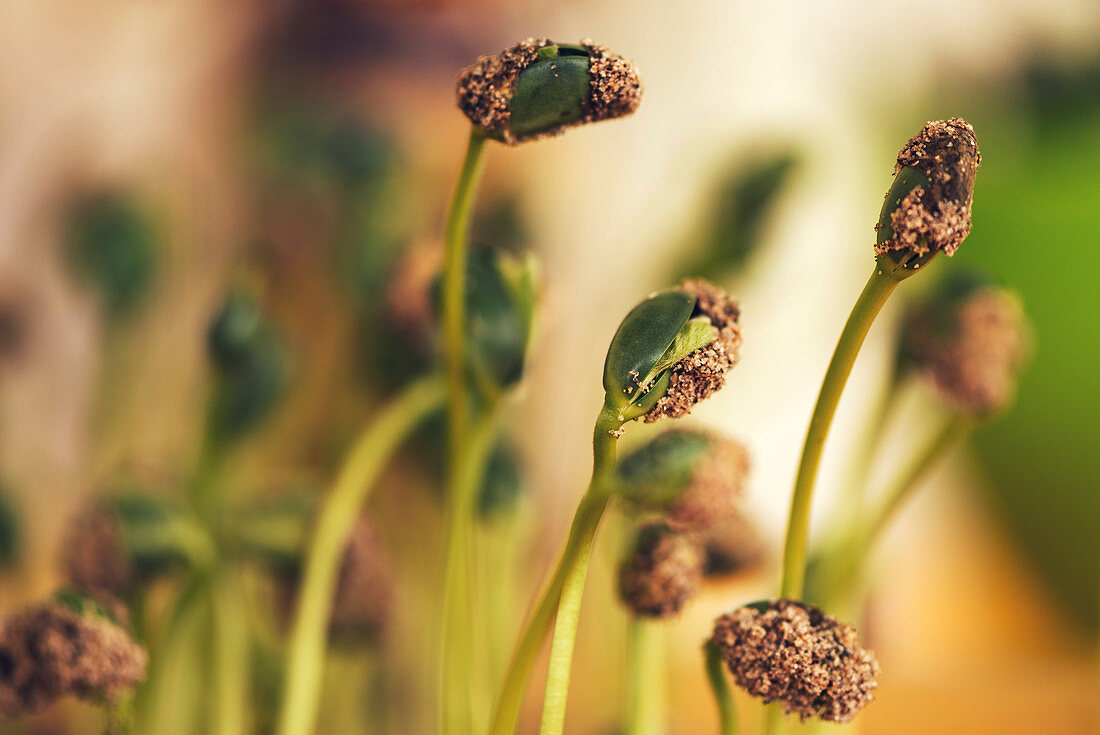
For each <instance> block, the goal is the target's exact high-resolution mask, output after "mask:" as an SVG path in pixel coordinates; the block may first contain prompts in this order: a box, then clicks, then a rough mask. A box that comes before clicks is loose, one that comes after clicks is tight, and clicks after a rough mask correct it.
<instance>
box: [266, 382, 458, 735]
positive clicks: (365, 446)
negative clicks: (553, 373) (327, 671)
mask: <svg viewBox="0 0 1100 735" xmlns="http://www.w3.org/2000/svg"><path fill="white" fill-rule="evenodd" d="M442 401H443V386H442V385H441V383H440V381H439V379H438V378H436V377H428V378H424V379H422V380H421V381H419V382H417V383H414V384H412V385H411V386H409V387H408V388H406V389H405V391H404V392H403V393H402V394H401V395H400V396H398V397H397V398H396V399H394V401H393V402H392V403H390V405H389V406H388V407H386V408H385V409H384V410H383V412H382V414H381V415H380V416H379V417H378V418H377V419H376V420H375V421H374V422H373V423H372V424H371V426H370V427H369V428H368V429H367V430H366V432H365V433H364V434H363V435H362V436H361V437H360V438H359V440H358V441H357V442H356V444H355V446H354V447H353V448H352V450H351V453H350V454H349V455H348V457H347V459H346V460H345V462H344V466H343V467H342V468H341V470H340V474H339V475H338V476H337V478H336V484H335V485H334V487H333V489H332V492H331V493H330V494H329V496H328V498H327V499H326V500H325V503H324V505H323V507H322V508H321V512H320V516H319V517H318V519H317V525H316V527H315V528H314V529H313V533H312V537H311V541H310V547H309V553H308V556H307V558H306V563H305V567H304V569H305V573H304V575H303V578H302V583H301V592H300V595H299V600H298V609H297V611H296V614H295V619H294V629H293V630H292V631H291V634H290V642H289V649H288V655H287V667H286V681H285V684H284V690H283V706H282V709H281V711H280V713H279V723H278V726H277V730H276V732H277V733H278V734H279V735H308V733H310V732H311V731H312V729H313V726H314V723H315V721H316V718H317V707H318V703H319V700H320V694H321V673H322V669H323V667H324V660H325V640H326V632H327V630H328V619H329V615H330V614H331V609H332V597H333V594H334V593H335V590H336V582H337V576H338V574H339V569H340V560H341V558H342V556H343V553H344V547H345V546H346V545H347V540H348V536H349V535H350V534H351V530H352V528H353V527H354V525H355V520H356V518H357V517H358V515H359V512H360V510H361V509H362V506H363V503H364V502H365V501H366V498H367V494H368V493H369V492H370V489H371V487H372V486H373V484H374V480H375V479H376V478H377V477H378V475H379V473H380V472H381V471H382V468H383V467H384V466H385V463H386V460H388V459H389V457H390V455H391V454H393V451H394V450H395V449H396V448H397V446H398V445H399V444H400V443H401V442H402V440H404V439H405V437H406V436H408V434H409V433H410V432H411V431H412V430H413V428H415V427H416V426H417V424H419V423H420V421H421V420H422V419H423V418H424V417H425V416H426V415H428V414H429V413H431V411H433V410H435V409H436V408H437V407H438V406H439V405H440V403H442Z"/></svg>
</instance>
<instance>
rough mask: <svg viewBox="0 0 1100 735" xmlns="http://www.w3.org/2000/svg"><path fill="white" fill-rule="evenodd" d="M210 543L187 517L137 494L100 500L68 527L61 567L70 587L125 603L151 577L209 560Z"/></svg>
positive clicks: (204, 534) (180, 512)
mask: <svg viewBox="0 0 1100 735" xmlns="http://www.w3.org/2000/svg"><path fill="white" fill-rule="evenodd" d="M213 553H214V552H213V542H212V541H211V540H210V539H209V537H208V536H207V535H206V533H205V532H204V531H203V530H202V528H201V526H199V525H198V524H197V523H196V522H195V521H194V520H193V519H192V518H190V516H188V515H187V514H185V513H184V512H183V511H181V510H180V509H179V508H177V507H175V506H173V505H170V504H168V503H165V502H162V501H160V500H156V499H154V498H151V497H148V496H145V495H140V494H136V493H133V494H125V495H118V496H114V497H110V498H105V499H102V500H99V501H96V502H93V503H91V504H90V505H88V506H87V507H85V508H84V509H82V510H81V511H80V512H79V513H78V514H77V515H76V516H75V517H74V518H73V520H72V521H71V522H70V525H69V530H68V533H67V537H66V542H65V545H64V548H63V551H62V560H61V561H62V567H63V568H64V570H65V576H66V578H67V579H68V582H69V584H70V585H72V586H73V587H74V588H76V589H78V590H81V591H83V592H86V593H88V594H91V595H95V596H97V597H103V596H113V597H120V598H125V597H127V596H128V595H130V594H131V593H132V592H134V591H135V590H136V588H137V587H138V586H139V585H141V584H144V583H147V582H148V581H150V580H152V579H153V578H154V577H156V576H158V575H161V574H165V573H168V572H170V571H172V570H174V569H178V568H180V567H183V566H185V565H187V564H189V563H199V564H201V563H203V562H206V561H209V560H210V559H211V558H212V556H213Z"/></svg>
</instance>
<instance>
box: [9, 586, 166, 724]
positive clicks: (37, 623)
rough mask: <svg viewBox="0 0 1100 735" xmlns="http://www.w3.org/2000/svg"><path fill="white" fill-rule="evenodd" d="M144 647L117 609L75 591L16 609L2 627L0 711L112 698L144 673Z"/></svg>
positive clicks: (11, 714) (11, 713)
mask: <svg viewBox="0 0 1100 735" xmlns="http://www.w3.org/2000/svg"><path fill="white" fill-rule="evenodd" d="M146 661H147V659H146V654H145V650H144V649H143V648H142V647H141V646H140V645H139V644H138V643H137V642H135V641H134V639H133V637H132V636H131V635H130V632H129V631H128V630H127V629H126V627H125V626H124V624H123V621H121V620H120V619H119V617H118V613H117V612H116V611H114V610H112V609H108V608H107V607H106V606H104V605H102V604H100V603H98V602H96V601H94V600H92V599H90V598H87V597H84V596H83V595H81V594H79V593H76V592H69V591H63V592H59V593H58V594H57V595H55V596H54V598H53V599H51V600H50V601H48V602H44V603H41V604H39V605H36V606H34V607H32V608H30V609H28V610H25V611H24V612H22V613H19V614H16V615H14V616H13V617H11V618H10V619H8V621H7V622H6V624H5V625H4V628H3V631H2V632H0V715H2V716H5V717H14V716H16V715H19V714H23V713H27V712H33V711H36V710H38V709H41V708H42V707H45V706H46V705H48V704H50V703H51V702H53V701H55V700H57V699H60V698H61V697H65V696H75V697H78V698H81V699H84V700H87V701H89V702H101V701H103V700H114V699H115V698H117V697H118V696H119V695H120V694H121V693H122V692H124V691H127V690H130V689H133V688H134V687H135V686H136V685H137V684H138V683H139V682H140V681H141V680H142V679H144V678H145V670H146Z"/></svg>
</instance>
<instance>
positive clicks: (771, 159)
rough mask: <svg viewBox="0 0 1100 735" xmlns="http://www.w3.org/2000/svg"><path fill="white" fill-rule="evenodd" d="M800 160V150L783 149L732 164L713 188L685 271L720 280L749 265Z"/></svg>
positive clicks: (683, 270)
mask: <svg viewBox="0 0 1100 735" xmlns="http://www.w3.org/2000/svg"><path fill="white" fill-rule="evenodd" d="M798 165H799V156H798V154H797V153H795V152H794V151H793V150H782V151H780V152H777V153H775V154H773V155H770V156H767V157H762V158H756V159H755V160H751V161H749V162H747V163H745V162H743V161H738V163H737V164H736V165H734V166H731V167H730V168H729V169H728V170H727V171H726V172H725V173H724V174H723V175H722V177H721V178H720V180H719V182H718V184H717V186H716V188H715V190H714V192H713V194H712V199H711V203H710V205H709V208H708V211H707V214H706V215H705V218H704V221H703V224H702V230H701V232H699V233H698V234H697V236H696V237H697V244H696V245H695V246H694V247H693V249H692V251H691V252H690V253H689V254H688V255H687V258H686V260H685V263H686V265H685V266H684V267H683V268H682V269H681V272H682V275H686V276H702V277H703V278H708V279H711V280H719V279H721V278H722V276H725V275H728V274H729V273H730V272H731V271H737V270H740V269H741V268H743V267H744V266H745V264H746V262H747V261H748V260H749V258H750V257H751V256H752V254H753V253H754V252H756V250H757V248H758V247H759V245H760V241H761V239H762V234H763V231H764V225H765V224H766V223H767V221H768V218H769V216H770V215H771V213H772V211H773V209H774V205H775V202H776V201H777V200H778V199H779V195H780V194H782V192H783V189H784V187H785V186H787V184H788V183H789V182H790V179H791V176H792V175H793V174H794V172H795V171H796V170H797V169H798Z"/></svg>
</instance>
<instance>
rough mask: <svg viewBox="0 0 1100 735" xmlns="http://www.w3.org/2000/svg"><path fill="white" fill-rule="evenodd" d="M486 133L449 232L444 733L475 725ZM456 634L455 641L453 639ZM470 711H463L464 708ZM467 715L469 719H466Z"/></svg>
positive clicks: (476, 132)
mask: <svg viewBox="0 0 1100 735" xmlns="http://www.w3.org/2000/svg"><path fill="white" fill-rule="evenodd" d="M485 140H486V139H485V135H484V134H483V133H482V132H481V130H480V129H479V128H477V127H471V128H470V137H469V141H468V142H467V145H466V156H465V158H464V160H463V162H462V170H461V171H460V172H459V175H458V181H457V183H456V184H455V190H454V196H453V197H452V199H451V207H450V212H449V213H448V215H447V227H446V232H445V235H444V240H445V243H444V256H443V257H444V260H443V283H442V322H443V361H444V370H445V373H446V387H447V488H448V492H447V540H446V549H447V561H446V572H445V578H444V582H443V589H444V597H443V601H444V602H443V626H442V627H443V640H442V644H443V646H442V650H441V652H440V690H439V713H440V718H439V727H440V730H439V731H440V733H441V734H445V735H461V733H464V732H469V731H470V730H471V728H472V722H471V721H470V718H471V717H472V712H471V710H470V696H469V695H470V693H471V689H470V681H469V677H468V676H467V675H466V673H464V672H462V671H461V668H462V661H463V659H464V658H466V656H465V655H464V653H463V652H464V650H467V649H466V646H468V643H469V641H468V636H469V629H468V626H466V625H464V624H463V621H464V620H466V621H468V620H469V616H468V612H469V611H468V609H467V604H468V602H469V600H468V595H469V589H468V588H469V584H468V582H469V574H468V570H467V568H466V567H467V565H468V554H466V553H465V549H466V546H467V545H468V544H469V536H470V529H469V525H470V521H469V520H468V515H469V514H468V513H466V512H465V510H464V509H463V508H461V507H459V506H461V505H462V504H463V503H464V499H463V498H462V497H460V496H461V495H462V494H463V493H462V488H461V486H462V484H463V482H464V478H463V475H464V474H466V473H468V472H469V471H470V470H469V469H468V467H467V465H469V462H467V461H466V456H465V455H466V451H465V449H464V444H465V442H466V439H465V435H466V431H467V423H468V422H467V415H466V414H467V401H468V400H469V396H468V393H467V389H466V256H467V242H466V241H467V234H468V231H469V221H470V214H471V212H472V211H473V206H474V197H475V193H476V190H477V184H478V181H479V179H480V178H481V170H482V167H483V156H482V152H483V151H484V146H485ZM452 638H453V640H452ZM463 709H465V710H466V713H465V714H463V713H462V710H463ZM464 720H465V724H463V721H464Z"/></svg>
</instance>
